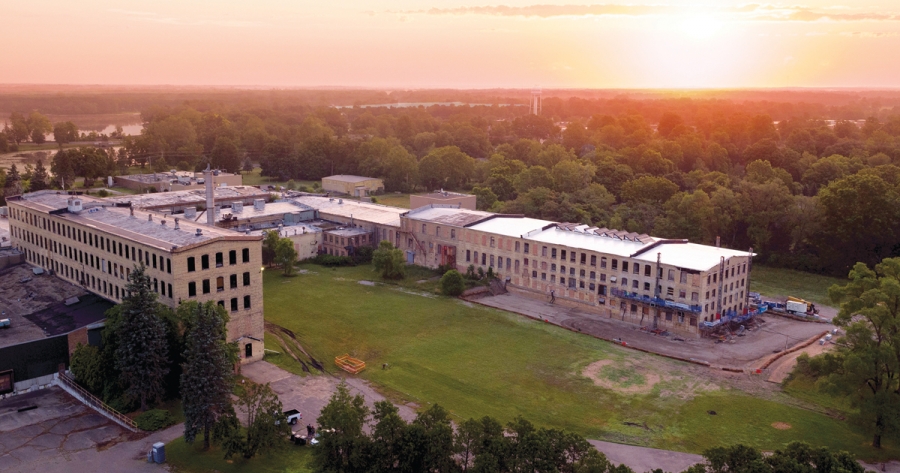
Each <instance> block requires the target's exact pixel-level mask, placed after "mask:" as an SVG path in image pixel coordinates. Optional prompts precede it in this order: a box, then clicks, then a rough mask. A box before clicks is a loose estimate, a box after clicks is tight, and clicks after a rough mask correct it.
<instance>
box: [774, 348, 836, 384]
mask: <svg viewBox="0 0 900 473" xmlns="http://www.w3.org/2000/svg"><path fill="white" fill-rule="evenodd" d="M832 348H834V344H832V343H830V342H829V343H826V344H825V345H819V343H818V342H815V343H813V344H812V345H810V346H808V347H806V348H802V349H800V350H797V351H795V352H793V353H791V354H789V355H785V356H783V357H781V358H780V359H778V360H777V361H775V362H774V363H772V364H771V365H770V366H769V377H768V378H766V381H769V382H771V383H778V384H781V383H782V382H783V381H784V380H785V378H787V377H788V375H789V374H791V371H793V370H794V366H797V358H799V357H800V355H801V354H803V353H806V354H807V355H809V356H810V357H813V356H816V355H821V354H822V353H825V352H826V351H828V350H831V349H832Z"/></svg>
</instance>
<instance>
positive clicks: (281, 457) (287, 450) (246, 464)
mask: <svg viewBox="0 0 900 473" xmlns="http://www.w3.org/2000/svg"><path fill="white" fill-rule="evenodd" d="M166 463H168V464H169V465H171V466H172V470H173V471H176V472H186V473H203V472H220V473H239V472H254V473H255V472H261V473H312V472H313V471H314V470H313V466H312V447H309V446H296V445H293V444H285V446H284V448H282V449H279V450H276V451H273V452H270V453H268V454H265V455H260V456H258V457H255V458H252V459H250V460H244V459H243V458H242V457H241V456H240V455H238V456H236V457H233V458H232V459H231V460H225V459H224V458H223V454H222V451H221V450H220V449H219V448H216V447H212V448H210V449H209V450H208V451H203V442H202V440H201V439H198V440H197V441H195V442H194V444H193V445H188V444H187V443H185V441H184V437H179V438H177V439H175V440H174V441H172V442H170V443H169V444H167V445H166Z"/></svg>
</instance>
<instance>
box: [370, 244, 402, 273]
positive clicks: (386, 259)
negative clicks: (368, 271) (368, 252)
mask: <svg viewBox="0 0 900 473" xmlns="http://www.w3.org/2000/svg"><path fill="white" fill-rule="evenodd" d="M372 263H373V264H374V265H375V270H376V271H378V272H380V273H381V277H383V278H384V279H403V278H404V277H406V262H405V261H404V259H403V251H402V250H400V249H399V248H394V245H392V244H391V242H389V241H387V240H382V241H381V243H379V244H378V249H377V250H375V251H374V252H373V253H372Z"/></svg>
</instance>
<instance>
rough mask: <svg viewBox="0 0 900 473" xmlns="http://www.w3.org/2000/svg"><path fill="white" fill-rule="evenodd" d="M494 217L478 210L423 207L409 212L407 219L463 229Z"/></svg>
mask: <svg viewBox="0 0 900 473" xmlns="http://www.w3.org/2000/svg"><path fill="white" fill-rule="evenodd" d="M491 215H494V214H492V213H490V212H482V211H480V210H469V209H460V208H456V207H434V206H425V207H419V208H418V209H414V210H411V211H409V214H407V217H409V218H411V219H413V220H421V221H423V222H434V223H441V224H444V225H455V226H457V227H463V226H466V225H468V224H470V223H474V222H477V221H479V220H482V219H485V218H488V217H490V216H491Z"/></svg>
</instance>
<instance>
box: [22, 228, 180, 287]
mask: <svg viewBox="0 0 900 473" xmlns="http://www.w3.org/2000/svg"><path fill="white" fill-rule="evenodd" d="M25 215H28V216H31V215H30V214H25ZM32 217H33V216H32ZM27 220H35V219H34V218H31V219H26V221H27ZM40 221H41V222H43V227H44V229H45V230H48V231H50V232H52V233H55V234H57V235H59V236H61V237H63V238H67V239H70V240H72V241H77V242H79V243H83V244H87V245H88V246H92V247H94V248H96V249H98V250H100V251H105V252H107V253H110V254H112V255H116V256H119V257H122V258H125V259H130V260H131V261H134V262H138V263H141V262H142V263H144V265H145V266H147V267H148V268H150V267H152V268H153V269H159V270H160V271H165V272H167V273H168V274H172V260H171V259H170V258H165V257H163V256H162V255H157V254H156V253H151V252H150V251H144V250H143V249H141V248H135V247H134V246H131V245H128V244H123V243H122V242H116V241H114V240H111V239H110V238H108V237H105V236H102V235H98V234H95V233H93V232H88V231H86V230H81V229H79V228H77V227H73V226H71V225H65V224H63V223H60V222H57V221H55V220H49V221H48V220H47V219H45V218H40ZM29 223H30V222H29ZM35 226H38V225H35ZM38 227H39V228H40V226H38ZM48 227H49V228H48ZM12 230H13V236H15V237H16V238H19V239H22V240H24V241H27V242H28V243H31V244H33V245H37V246H40V247H41V248H45V249H48V250H50V251H53V252H54V253H60V254H62V253H63V250H62V249H60V246H62V247H67V246H66V245H62V244H61V243H58V242H56V240H51V239H49V238H47V237H45V236H43V235H38V234H35V233H32V232H30V231H28V230H24V229H20V228H18V227H13V229H12ZM67 248H68V247H67ZM70 257H71V256H70ZM81 262H82V263H85V262H84V261H83V260H82V261H81ZM85 264H87V263H85Z"/></svg>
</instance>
